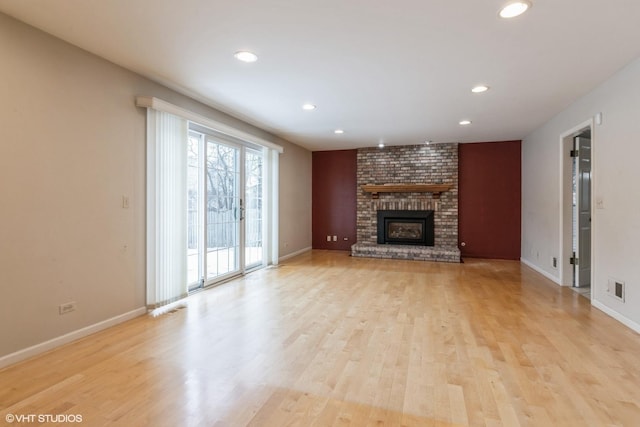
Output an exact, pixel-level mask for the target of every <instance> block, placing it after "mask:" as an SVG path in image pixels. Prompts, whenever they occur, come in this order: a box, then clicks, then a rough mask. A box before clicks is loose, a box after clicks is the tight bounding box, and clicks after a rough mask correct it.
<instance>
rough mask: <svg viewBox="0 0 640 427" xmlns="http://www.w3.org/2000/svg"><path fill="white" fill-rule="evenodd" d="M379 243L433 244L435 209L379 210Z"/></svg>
mask: <svg viewBox="0 0 640 427" xmlns="http://www.w3.org/2000/svg"><path fill="white" fill-rule="evenodd" d="M377 214H378V243H379V244H390V245H419V246H433V244H434V233H433V228H434V226H433V211H405V210H402V211H386V210H379V211H378V212H377Z"/></svg>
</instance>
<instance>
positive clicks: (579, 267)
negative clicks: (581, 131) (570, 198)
mask: <svg viewBox="0 0 640 427" xmlns="http://www.w3.org/2000/svg"><path fill="white" fill-rule="evenodd" d="M574 141H575V144H574V147H575V149H576V150H577V151H578V157H577V159H576V161H577V165H576V177H575V180H576V181H575V182H576V199H577V200H576V218H577V224H576V228H577V232H576V233H575V235H576V239H577V241H576V245H575V247H576V248H577V251H576V252H577V254H576V255H577V258H578V261H577V263H576V265H575V266H574V269H575V280H574V286H576V287H586V286H590V285H591V139H590V138H585V137H576V138H575V139H574Z"/></svg>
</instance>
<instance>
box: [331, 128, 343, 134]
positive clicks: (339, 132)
mask: <svg viewBox="0 0 640 427" xmlns="http://www.w3.org/2000/svg"><path fill="white" fill-rule="evenodd" d="M333 133H336V134H338V135H341V134H343V133H344V131H343V130H342V129H336V130H334V131H333Z"/></svg>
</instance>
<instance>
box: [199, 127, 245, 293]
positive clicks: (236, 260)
mask: <svg viewBox="0 0 640 427" xmlns="http://www.w3.org/2000/svg"><path fill="white" fill-rule="evenodd" d="M206 142H207V164H206V182H205V183H206V191H207V194H206V195H207V197H206V203H205V206H206V227H207V235H206V243H207V244H206V247H207V253H206V267H207V268H206V270H207V275H206V280H205V282H206V283H209V282H211V281H214V280H216V279H218V278H220V277H225V276H227V275H233V274H234V273H238V272H239V270H240V250H241V247H240V220H241V218H242V210H241V203H242V198H241V196H240V187H241V184H242V183H241V182H240V181H241V180H240V177H241V175H240V148H239V147H235V146H232V145H228V144H222V143H220V142H217V141H215V140H214V139H213V138H211V137H207V138H206Z"/></svg>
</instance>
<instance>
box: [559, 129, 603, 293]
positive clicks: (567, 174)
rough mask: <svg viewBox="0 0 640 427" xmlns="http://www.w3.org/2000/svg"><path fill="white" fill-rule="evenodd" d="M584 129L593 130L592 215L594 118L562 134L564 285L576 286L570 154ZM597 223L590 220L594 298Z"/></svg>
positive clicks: (561, 256) (561, 269) (561, 254)
mask: <svg viewBox="0 0 640 427" xmlns="http://www.w3.org/2000/svg"><path fill="white" fill-rule="evenodd" d="M585 130H590V131H591V215H592V217H593V214H594V204H595V197H594V194H595V192H594V188H595V182H596V181H595V177H596V174H595V164H594V163H595V162H594V158H595V155H594V153H595V141H596V138H595V126H594V120H593V118H590V119H589V120H586V121H584V122H582V123H580V124H578V125H576V126H574V127H573V128H571V129H569V130H568V131H566V132H564V133H562V134H561V135H560V144H559V149H560V156H559V158H560V179H559V187H560V188H559V190H560V191H559V193H560V200H559V203H560V209H559V212H560V218H559V220H560V222H559V224H560V230H559V235H560V239H559V243H560V244H559V251H558V253H559V257H558V262H559V264H558V273H559V278H560V284H561V285H562V286H572V285H573V265H571V264H569V259H570V258H571V257H572V256H573V206H572V200H573V189H572V178H573V169H572V168H573V165H572V157H571V155H570V152H571V150H572V149H573V138H574V137H576V136H578V135H580V134H581V133H582V132H584V131H585ZM594 228H595V227H594V222H593V221H592V222H591V272H590V275H591V297H592V298H593V295H594V281H593V278H594V269H595V248H594V245H593V242H594Z"/></svg>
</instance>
